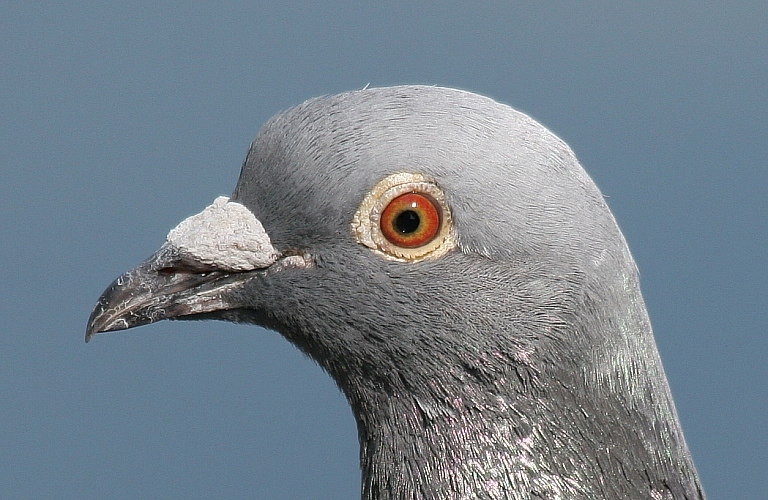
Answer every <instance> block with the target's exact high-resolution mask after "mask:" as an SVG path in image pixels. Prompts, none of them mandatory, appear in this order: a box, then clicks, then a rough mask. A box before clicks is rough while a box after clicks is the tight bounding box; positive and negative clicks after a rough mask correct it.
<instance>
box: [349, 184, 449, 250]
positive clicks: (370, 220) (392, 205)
mask: <svg viewBox="0 0 768 500" xmlns="http://www.w3.org/2000/svg"><path fill="white" fill-rule="evenodd" d="M352 231H353V233H354V236H355V238H356V239H357V241H358V242H359V243H361V244H363V245H365V246H367V247H369V248H371V249H372V250H374V251H376V252H377V253H379V254H381V255H383V256H384V257H387V258H390V259H393V260H398V261H401V262H417V261H420V260H424V259H431V258H435V257H439V256H441V255H443V254H445V253H447V252H448V251H449V250H451V249H452V248H454V247H455V246H456V243H455V240H454V238H453V221H452V218H451V211H450V209H449V207H448V203H447V201H446V198H445V194H444V193H443V190H442V189H441V188H440V187H439V186H438V185H437V183H435V182H434V181H433V180H431V179H429V178H427V177H426V176H424V175H422V174H418V173H409V172H400V173H397V174H393V175H390V176H388V177H385V178H384V179H382V180H381V181H379V182H378V183H377V184H376V185H375V186H374V187H373V189H371V190H370V191H369V192H368V194H367V195H366V196H365V198H364V199H363V201H362V203H361V204H360V208H358V210H357V212H356V213H355V216H354V219H353V221H352Z"/></svg>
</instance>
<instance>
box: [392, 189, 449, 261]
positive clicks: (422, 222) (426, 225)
mask: <svg viewBox="0 0 768 500" xmlns="http://www.w3.org/2000/svg"><path fill="white" fill-rule="evenodd" d="M441 225H442V210H441V209H440V205H438V204H437V202H436V201H435V200H434V199H432V197H431V196H429V195H427V194H422V193H418V192H413V193H405V194H401V195H400V196H398V197H396V198H395V199H393V200H392V201H390V202H389V204H388V205H387V206H386V208H385V209H384V211H383V212H382V213H381V222H380V226H381V233H382V234H383V235H384V237H385V238H386V239H387V241H389V242H390V243H392V244H393V245H397V246H399V247H403V248H418V247H421V246H423V245H425V244H427V243H429V242H430V241H432V240H433V239H435V237H436V236H437V235H438V233H439V231H440V226H441Z"/></svg>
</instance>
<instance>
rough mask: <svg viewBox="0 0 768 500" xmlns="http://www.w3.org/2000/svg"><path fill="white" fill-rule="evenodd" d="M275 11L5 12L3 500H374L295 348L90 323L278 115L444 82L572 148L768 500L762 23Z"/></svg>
mask: <svg viewBox="0 0 768 500" xmlns="http://www.w3.org/2000/svg"><path fill="white" fill-rule="evenodd" d="M272 3H273V4H274V5H271V6H270V5H260V3H259V2H211V3H182V2H162V1H161V2H130V3H126V2H88V1H84V2H68V3H63V4H62V3H60V4H54V3H52V2H51V3H48V2H33V1H30V2H8V1H6V2H3V3H2V5H0V117H1V118H2V119H1V120H0V168H2V170H1V172H2V179H3V181H2V183H0V256H2V264H3V270H2V278H1V279H0V297H2V300H0V321H1V323H0V325H2V329H1V330H0V497H3V498H45V497H48V498H54V497H55V498H85V499H88V498H140V497H144V498H276V499H291V498H328V499H331V498H333V499H353V498H357V497H358V496H359V486H358V485H359V472H358V464H357V454H358V448H357V436H356V429H355V425H354V421H353V419H352V415H351V412H350V410H349V409H348V408H347V405H346V402H345V401H344V399H343V397H342V396H341V394H340V393H339V392H338V390H337V389H336V387H335V386H334V384H333V382H332V381H331V380H330V378H329V377H327V376H326V375H325V374H324V373H323V372H322V371H321V370H320V369H319V368H317V367H316V366H315V365H314V364H313V363H312V362H311V361H309V360H308V359H306V358H305V357H304V356H302V355H301V354H300V353H299V352H298V351H297V350H296V349H294V348H293V347H292V346H291V345H289V344H288V343H287V342H286V341H285V340H283V339H282V338H281V337H280V336H279V335H278V334H276V333H274V332H270V331H266V330H262V329H258V328H254V327H248V326H236V325H231V324H226V323H213V322H206V323H197V322H192V323H188V322H183V323H179V322H163V323H159V324H156V325H151V326H148V327H142V328H140V329H137V330H133V331H130V332H124V333H115V334H110V335H103V336H99V337H97V338H96V339H95V340H94V341H93V342H91V343H90V344H88V345H87V346H86V345H85V344H84V342H83V335H84V328H85V323H86V320H87V318H88V315H89V313H90V311H91V308H92V307H93V305H94V302H95V300H96V298H97V297H98V296H99V295H100V294H101V292H102V290H103V289H104V288H105V287H106V286H107V285H108V284H109V283H110V282H111V281H112V279H113V278H115V277H116V276H117V275H118V274H119V273H121V272H122V271H124V270H126V269H128V268H130V267H132V266H134V265H135V264H137V263H139V262H140V261H142V260H143V259H144V258H145V257H147V256H148V255H150V254H151V253H152V252H153V251H154V250H155V249H156V248H157V247H158V246H159V245H160V244H161V243H162V241H163V240H164V237H165V235H166V233H167V232H168V230H169V229H170V228H172V227H173V226H175V225H176V224H177V223H178V222H179V221H181V220H182V219H184V218H185V217H187V216H189V215H191V214H193V213H196V212H198V211H200V210H201V209H202V208H204V207H205V206H207V205H208V204H209V203H210V202H211V201H212V200H213V199H214V198H215V197H216V196H218V195H222V194H223V195H228V194H229V193H231V191H232V189H233V188H234V186H235V182H236V180H237V176H238V173H239V169H240V165H241V163H242V160H243V158H244V156H245V153H246V151H247V148H248V146H249V144H250V141H251V140H252V139H253V137H254V136H255V135H256V133H257V131H258V129H259V127H260V126H261V124H263V123H264V121H265V120H267V119H268V118H269V117H270V116H271V115H273V114H274V113H275V112H277V111H280V110H283V109H285V108H287V107H289V106H291V105H294V104H298V103H300V102H302V101H303V100H305V99H307V98H310V97H313V96H316V95H320V94H328V93H336V92H340V91H343V90H349V89H355V88H360V87H363V86H365V85H367V84H371V85H374V86H382V85H391V84H400V83H422V84H439V85H445V86H455V87H460V88H464V89H467V90H472V91H475V92H478V93H482V94H486V95H489V96H491V97H494V98H496V99H497V100H500V101H502V102H505V103H508V104H510V105H512V106H513V107H516V108H518V109H520V110H522V111H525V112H527V113H529V114H530V115H532V116H533V117H534V118H536V119H538V120H539V121H541V122H542V123H544V124H545V125H547V126H548V127H550V128H551V129H552V130H553V131H555V132H556V133H557V134H558V135H560V136H561V137H562V138H563V139H564V140H565V141H566V142H568V143H569V144H570V145H571V147H572V148H573V149H574V150H575V152H576V154H577V156H578V157H579V158H580V160H581V162H582V164H583V165H584V166H585V168H586V169H587V171H588V172H589V173H590V174H591V175H592V176H593V178H594V179H595V181H596V182H597V184H598V186H600V188H601V189H602V191H603V193H604V194H605V195H606V196H607V197H608V202H609V204H610V206H611V207H612V209H613V211H614V213H615V215H616V217H617V219H618V221H619V224H620V226H621V227H622V229H623V231H624V233H625V235H626V237H627V240H628V241H629V244H630V247H631V248H632V251H633V254H634V256H635V258H636V260H637V262H638V265H639V267H640V270H641V276H642V284H643V291H644V294H645V298H646V301H647V304H648V308H649V311H650V315H651V319H652V321H653V325H654V330H655V332H656V338H657V342H658V344H659V348H660V351H661V355H662V358H663V360H664V364H665V368H666V370H667V374H668V376H669V379H670V383H671V386H672V391H673V393H674V396H675V399H676V402H677V407H678V411H679V413H680V417H681V419H682V422H683V426H684V429H685V433H686V436H687V439H688V442H689V445H690V447H691V449H692V452H693V455H694V458H695V460H696V463H697V465H698V468H699V472H700V474H701V477H702V480H703V482H704V486H705V488H706V490H707V491H708V493H709V495H710V498H712V499H718V498H723V499H725V498H728V499H730V498H740V499H759V498H765V495H766V493H765V492H766V491H768V474H766V471H768V426H766V422H767V417H766V414H767V412H768V368H767V367H768V363H766V359H767V358H768V337H767V335H766V333H767V332H766V325H767V324H768V314H767V313H766V311H767V310H768V303H767V302H768V285H766V283H768V265H767V264H766V257H767V254H768V252H766V238H767V237H768V201H767V200H768V97H767V96H768V93H767V92H768V91H767V90H766V89H767V88H768V35H767V34H766V33H767V31H766V26H768V7H766V5H765V3H764V2H666V1H651V2H643V3H642V5H619V4H620V3H619V2H608V1H606V2H558V3H553V2H531V5H520V6H509V5H506V6H501V5H496V6H493V5H492V3H491V2H488V3H482V4H480V3H478V2H432V3H429V2H427V3H418V2H400V1H391V2H376V3H365V4H363V3H361V2H351V1H349V2H344V1H338V2H317V3H309V2H306V3H302V2H295V3H288V2H272ZM497 4H501V2H497ZM622 4H623V2H622ZM479 5H482V6H479Z"/></svg>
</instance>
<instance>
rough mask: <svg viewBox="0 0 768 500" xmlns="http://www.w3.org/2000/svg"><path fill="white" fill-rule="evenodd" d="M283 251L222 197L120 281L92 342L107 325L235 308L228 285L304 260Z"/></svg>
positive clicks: (88, 334) (104, 303)
mask: <svg viewBox="0 0 768 500" xmlns="http://www.w3.org/2000/svg"><path fill="white" fill-rule="evenodd" d="M281 257H283V256H282V255H281V254H280V253H279V252H278V251H277V250H276V249H275V248H274V247H273V246H272V244H271V242H270V240H269V235H268V234H267V233H266V231H265V230H264V227H263V226H262V225H261V222H259V220H258V219H256V217H255V216H254V215H253V214H252V213H251V212H250V211H249V210H248V209H247V208H246V207H245V206H243V205H241V204H240V203H237V202H234V201H232V202H231V201H229V199H228V198H226V197H224V196H221V197H219V198H217V199H216V200H214V202H213V204H212V205H210V206H209V207H207V208H206V209H205V210H203V211H202V212H200V213H199V214H197V215H193V216H192V217H189V218H187V219H185V220H184V221H182V222H181V224H179V225H178V226H176V227H175V228H174V229H172V230H171V232H169V233H168V241H167V242H166V243H165V244H164V245H163V246H162V247H160V249H159V250H158V251H157V252H156V253H155V254H154V255H153V256H152V257H150V258H149V259H147V260H146V261H145V262H144V263H142V264H141V265H139V266H138V267H136V268H135V269H132V270H131V271H128V272H127V273H124V274H123V275H121V276H120V277H119V278H117V279H116V280H115V281H114V282H112V284H111V285H110V286H109V287H108V288H107V289H106V290H105V291H104V293H103V294H102V295H101V297H99V300H98V302H97V303H96V307H95V308H94V309H93V312H92V313H91V317H90V318H89V319H88V326H87V327H86V330H85V341H86V342H88V341H89V340H91V338H93V336H94V335H96V334H97V333H100V332H110V331H114V330H125V329H127V328H133V327H134V326H141V325H147V324H149V323H154V322H155V321H160V320H162V319H172V318H180V317H185V316H193V315H197V314H205V313H212V312H216V311H226V310H229V309H234V308H236V307H237V306H235V305H232V304H231V303H230V302H228V301H227V299H226V295H227V293H226V292H228V291H230V290H232V289H233V288H236V287H239V286H242V285H243V283H244V282H245V281H248V280H249V279H250V278H252V277H255V276H258V275H261V274H263V273H264V272H265V270H267V269H269V268H275V269H281V268H284V267H286V266H288V265H289V264H292V263H293V267H296V265H295V264H296V263H295V262H294V261H295V260H296V258H290V257H288V258H284V259H281ZM302 262H304V261H303V259H299V262H298V264H299V265H301V264H302ZM275 263H280V265H279V266H273V264H275Z"/></svg>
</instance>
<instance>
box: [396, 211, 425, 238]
mask: <svg viewBox="0 0 768 500" xmlns="http://www.w3.org/2000/svg"><path fill="white" fill-rule="evenodd" d="M420 223H421V219H419V214H417V213H416V212H414V211H413V210H403V211H402V212H400V214H399V215H398V216H397V218H396V219H395V223H394V226H395V229H397V230H398V231H400V233H401V234H408V233H412V232H414V231H416V230H417V229H418V228H419V224H420Z"/></svg>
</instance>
